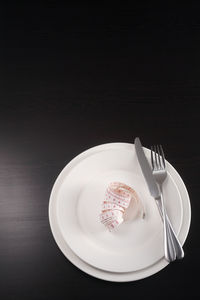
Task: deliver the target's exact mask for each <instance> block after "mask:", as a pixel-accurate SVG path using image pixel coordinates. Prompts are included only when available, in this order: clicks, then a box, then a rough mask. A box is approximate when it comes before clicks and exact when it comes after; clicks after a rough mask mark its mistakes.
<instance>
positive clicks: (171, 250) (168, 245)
mask: <svg viewBox="0 0 200 300" xmlns="http://www.w3.org/2000/svg"><path fill="white" fill-rule="evenodd" d="M160 200H161V205H162V215H163V229H164V250H165V258H166V260H167V261H169V262H172V261H174V260H175V259H176V251H175V247H174V243H173V239H172V236H171V231H170V227H169V223H168V221H167V217H166V212H165V205H164V200H163V195H162V190H161V194H160Z"/></svg>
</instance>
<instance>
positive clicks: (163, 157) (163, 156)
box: [160, 145, 165, 168]
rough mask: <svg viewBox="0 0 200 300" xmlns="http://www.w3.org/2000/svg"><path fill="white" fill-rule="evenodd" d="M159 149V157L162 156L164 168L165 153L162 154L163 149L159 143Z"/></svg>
mask: <svg viewBox="0 0 200 300" xmlns="http://www.w3.org/2000/svg"><path fill="white" fill-rule="evenodd" d="M160 151H161V157H162V162H163V166H164V168H165V155H164V151H163V148H162V145H160Z"/></svg>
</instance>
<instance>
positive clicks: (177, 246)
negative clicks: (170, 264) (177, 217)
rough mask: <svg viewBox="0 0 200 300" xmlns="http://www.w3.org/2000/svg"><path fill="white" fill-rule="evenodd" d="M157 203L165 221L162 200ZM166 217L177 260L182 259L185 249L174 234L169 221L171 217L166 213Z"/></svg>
mask: <svg viewBox="0 0 200 300" xmlns="http://www.w3.org/2000/svg"><path fill="white" fill-rule="evenodd" d="M156 203H157V206H158V210H159V213H160V216H161V218H162V220H163V213H162V203H161V199H159V200H158V199H156ZM165 215H166V222H168V225H169V231H170V234H171V238H172V240H173V244H174V248H175V250H176V258H177V259H182V258H183V257H184V251H183V248H182V246H181V244H180V242H179V240H178V237H177V235H176V234H175V232H174V229H173V227H172V224H171V222H170V220H169V217H168V215H167V213H166V211H165Z"/></svg>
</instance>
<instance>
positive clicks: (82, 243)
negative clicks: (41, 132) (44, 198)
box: [49, 143, 191, 281]
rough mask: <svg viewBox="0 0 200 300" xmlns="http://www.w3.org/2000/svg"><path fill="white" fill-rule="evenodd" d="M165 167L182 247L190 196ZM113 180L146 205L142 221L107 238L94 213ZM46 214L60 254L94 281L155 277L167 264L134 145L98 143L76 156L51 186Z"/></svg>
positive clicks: (171, 213) (169, 205) (157, 218)
mask: <svg viewBox="0 0 200 300" xmlns="http://www.w3.org/2000/svg"><path fill="white" fill-rule="evenodd" d="M145 152H146V155H147V156H148V157H149V155H150V151H149V150H148V149H145ZM167 169H168V174H169V176H168V180H167V181H166V183H165V187H164V191H165V198H166V199H167V203H166V205H167V211H168V214H169V217H170V219H171V221H172V224H173V227H174V229H175V231H176V233H178V235H179V239H180V241H181V243H183V242H184V241H185V239H186V236H187V233H188V230H189V225H190V214H191V212H190V203H189V197H188V193H187V191H186V188H185V186H184V184H183V182H182V180H181V178H180V176H179V175H178V173H177V172H176V171H175V169H174V168H173V167H172V166H171V165H170V164H169V163H167ZM113 180H114V181H115V180H120V181H122V182H124V183H126V184H129V185H131V186H132V187H133V188H135V189H136V191H137V192H138V193H139V195H140V197H141V198H142V199H143V201H144V205H145V209H146V218H145V219H144V220H139V219H138V220H136V221H134V222H128V223H124V224H123V225H122V226H121V227H120V228H119V230H118V231H117V232H115V233H113V234H110V233H109V232H107V231H106V230H105V229H104V227H103V226H102V225H101V224H100V223H99V220H98V214H99V212H100V204H101V201H102V198H103V196H104V193H105V187H106V185H107V184H108V183H109V182H110V181H113ZM49 216H50V224H51V228H52V232H53V235H54V238H55V240H56V242H57V244H58V245H59V247H60V249H61V250H62V251H63V253H64V254H65V255H66V256H67V257H68V259H69V260H71V261H72V262H73V263H74V264H75V265H76V266H77V267H79V268H80V269H82V270H83V271H85V272H87V273H89V274H91V275H93V276H95V277H98V278H102V279H106V280H113V281H130V280H136V279H139V278H143V277H146V276H149V275H151V274H154V273H155V272H157V271H159V270H160V269H162V268H163V267H165V266H166V265H167V262H166V261H165V259H164V257H163V255H164V253H163V237H162V223H161V220H160V216H159V214H158V211H157V208H156V206H155V202H154V200H153V199H152V198H151V197H150V196H149V193H148V190H147V187H146V184H145V182H144V179H143V176H142V174H141V170H140V167H139V165H138V162H137V158H136V155H135V149H134V145H133V144H125V143H112V144H105V145H100V146H97V147H94V148H91V149H89V150H87V151H85V152H83V153H81V154H80V155H78V156H77V157H76V158H74V159H73V160H72V161H71V162H70V163H69V164H68V165H67V166H66V167H65V168H64V169H63V171H62V172H61V174H60V175H59V177H58V179H57V180H56V183H55V184H54V187H53V190H52V193H51V197H50V206H49ZM69 247H70V248H71V249H72V250H73V251H72V250H71V249H70V248H69ZM80 258H82V259H80ZM84 261H85V262H84ZM86 262H87V263H86ZM100 269H101V270H100ZM106 271H109V272H106ZM117 272H120V273H117Z"/></svg>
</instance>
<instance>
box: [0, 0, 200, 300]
mask: <svg viewBox="0 0 200 300" xmlns="http://www.w3.org/2000/svg"><path fill="white" fill-rule="evenodd" d="M72 3H73V4H72ZM197 3H198V2H196V4H194V5H193V4H192V3H191V2H190V4H189V2H188V4H187V5H177V6H176V5H175V2H174V4H173V5H172V6H169V5H168V6H167V5H166V4H163V3H162V6H157V5H156V6H153V5H152V3H151V2H149V3H148V4H145V5H144V4H137V5H136V4H134V5H133V4H132V6H126V5H125V4H122V3H121V4H120V2H115V4H113V5H111V4H108V3H104V2H101V3H100V4H97V3H95V4H94V3H93V4H88V3H87V2H85V3H83V2H82V3H81V2H80V3H78V2H76V3H75V2H71V3H70V2H67V3H65V4H60V3H59V2H57V3H55V2H53V1H49V2H48V4H47V3H45V4H42V3H40V5H38V4H36V3H34V4H30V3H29V2H28V1H27V3H25V2H24V3H23V4H22V2H20V3H19V2H18V1H16V3H11V2H9V1H8V2H5V4H3V2H1V7H0V22H1V24H0V32H1V38H0V45H1V46H0V76H1V78H0V79H1V80H0V82H1V86H0V298H1V299H2V300H3V299H6V300H7V299H30V300H31V299H48V300H50V299H93V298H98V297H99V298H101V299H103V297H105V299H107V298H109V297H112V298H115V299H123V298H126V299H133V298H134V299H146V298H147V297H150V298H152V297H154V299H158V298H162V299H186V298H188V297H191V293H192V292H196V291H197V290H198V275H197V273H196V271H197V272H198V271H199V267H200V264H199V250H200V249H199V229H200V226H199V221H198V219H199V216H198V213H199V209H200V205H199V203H200V199H199V195H200V188H199V172H198V171H199V167H200V165H199V150H200V147H199V146H200V143H199V112H200V111H199V108H198V107H199V106H198V103H199V100H200V17H199V16H200V5H198V4H197ZM136 136H140V138H141V140H142V142H143V145H144V146H146V147H150V145H151V144H154V143H161V144H163V147H164V149H165V152H166V154H167V159H168V160H169V162H170V163H172V164H173V166H174V167H175V168H176V169H177V171H178V172H179V173H180V175H181V176H182V178H183V180H184V182H185V184H186V186H187V189H188V192H189V195H190V199H191V206H192V223H191V228H190V232H189V236H188V239H187V241H186V243H185V245H184V250H185V253H186V255H185V258H184V260H183V261H182V262H176V263H173V264H170V265H169V266H168V267H167V268H165V269H164V270H162V271H161V272H159V273H157V274H155V275H154V276H151V277H149V278H146V279H144V280H140V281H136V282H131V283H123V284H120V283H110V282H105V281H101V280H98V279H95V278H92V277H90V276H89V275H87V274H85V273H83V272H82V271H80V270H78V269H77V268H76V267H74V266H73V265H72V264H71V263H70V262H69V261H68V260H67V259H65V257H64V256H63V254H62V253H61V252H60V250H59V249H58V247H57V245H56V243H55V241H54V239H53V236H52V234H51V231H50V227H49V221H48V201H49V195H50V192H51V188H52V185H53V183H54V181H55V179H56V177H57V176H58V174H59V172H60V171H61V170H62V168H63V167H64V166H65V165H66V164H67V163H68V162H69V161H70V160H71V159H72V158H73V157H74V156H76V155H77V154H79V153H80V152H82V151H83V150H86V149H88V148H90V147H92V146H96V145H99V144H102V143H109V142H133V139H134V138H135V137H136Z"/></svg>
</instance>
